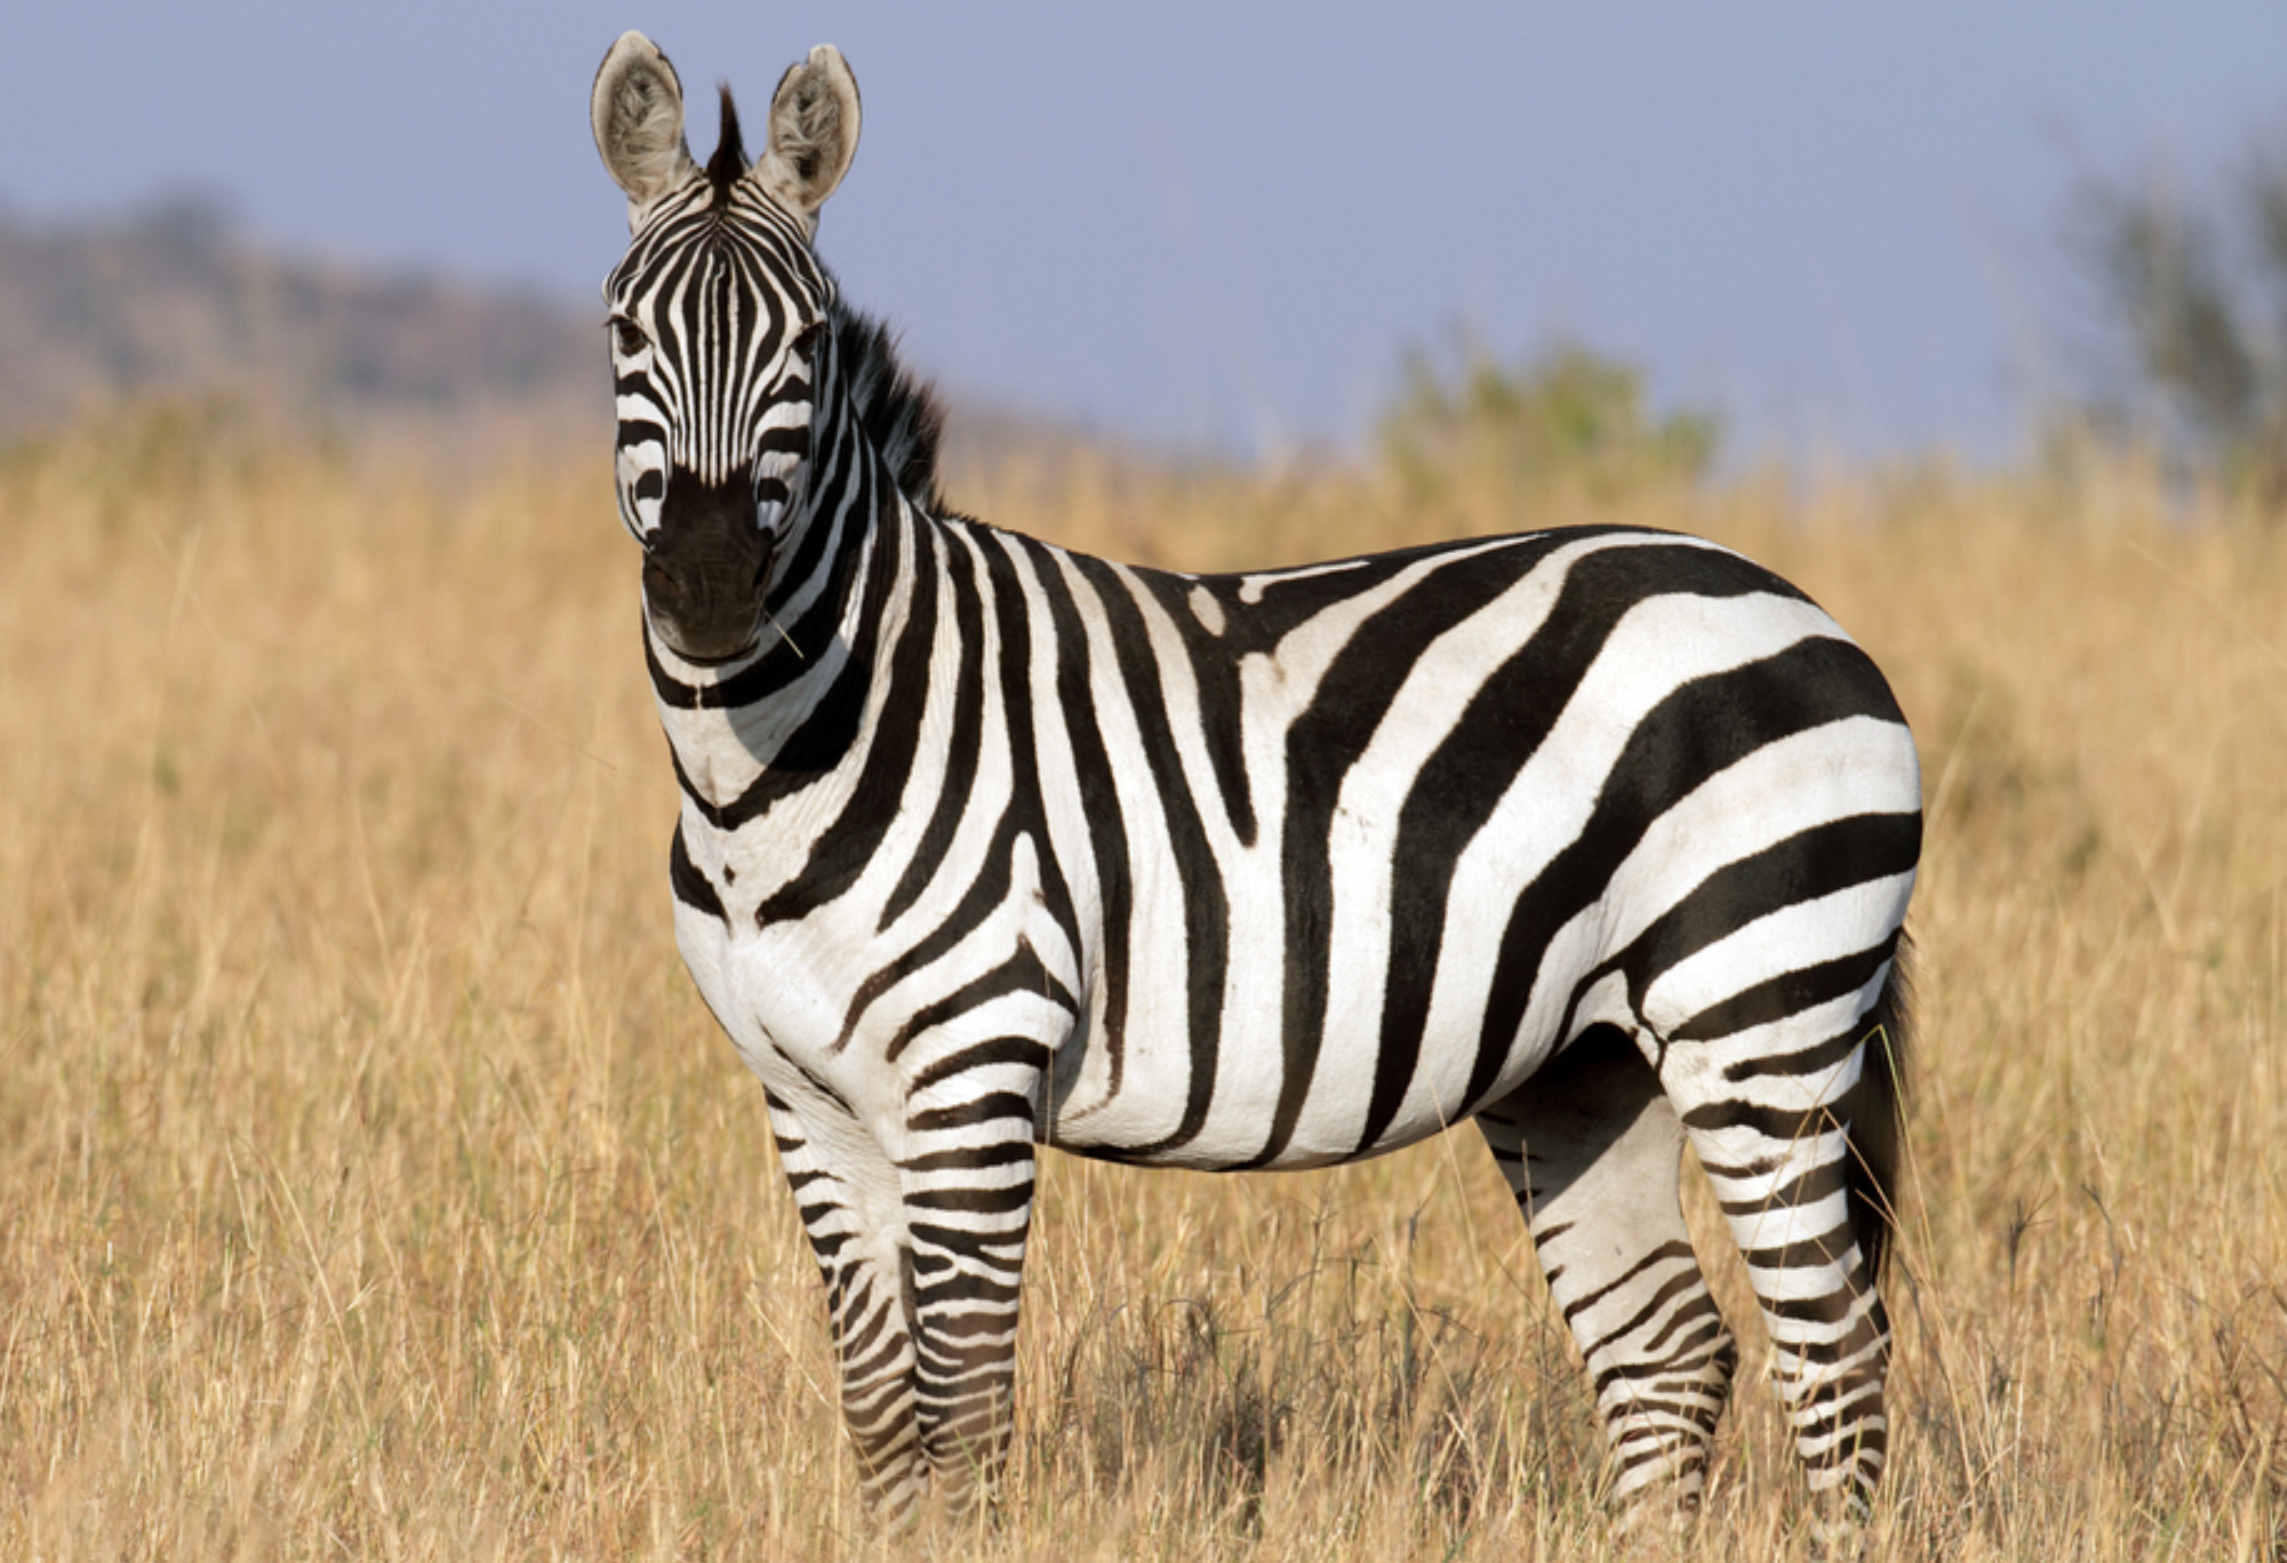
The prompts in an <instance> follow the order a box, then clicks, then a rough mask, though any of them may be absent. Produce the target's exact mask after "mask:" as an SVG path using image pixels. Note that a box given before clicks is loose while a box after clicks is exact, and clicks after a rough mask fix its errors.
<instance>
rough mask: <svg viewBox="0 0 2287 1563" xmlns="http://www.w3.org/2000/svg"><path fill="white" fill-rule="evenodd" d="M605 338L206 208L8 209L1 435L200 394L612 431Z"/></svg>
mask: <svg viewBox="0 0 2287 1563" xmlns="http://www.w3.org/2000/svg"><path fill="white" fill-rule="evenodd" d="M602 335H603V333H602V330H601V328H600V326H599V324H598V322H597V321H596V320H595V319H594V318H592V314H591V313H589V312H583V311H580V310H577V309H574V308H571V307H569V306H567V305H565V304H561V303H558V302H557V301H555V300H553V299H549V298H545V297H542V296H540V295H538V294H535V293H530V292H518V291H515V290H510V289H502V288H486V287H479V286H475V285H471V284H465V283H460V282H455V281H450V280H446V279H443V278H438V277H434V276H426V275H419V274H395V275H392V274H389V273H386V272H381V271H378V270H373V269H361V268H359V267H356V266H352V265H348V264H343V263H336V262H331V261H325V260H318V259H311V258H303V257H290V256H286V255H283V254H279V253H275V252H272V251H269V250H266V249H264V248H262V247H260V246H258V245H257V244H255V243H254V242H252V241H251V240H249V239H247V238H246V237H245V236H244V235H242V234H241V233H240V232H239V231H238V229H237V228H236V226H235V225H234V224H233V223H232V222H231V221H230V219H229V218H228V216H227V215H226V213H225V212H224V211H223V209H222V208H221V207H220V206H219V205H217V204H216V203H213V202H210V201H205V200H200V199H196V198H185V199H180V200H172V201H166V202H162V203H159V204H157V205H154V206H151V207H148V208H145V209H143V210H140V211H136V212H133V213H130V214H128V215H125V216H123V217H119V218H116V219H112V220H102V221H88V222H83V223H77V224H73V225H69V226H55V225H45V226H35V225H32V224H29V223H25V222H22V221H18V220H13V219H10V218H8V217H6V216H5V215H0V440H6V439H13V438H19V437H21V436H23V435H24V434H27V433H32V432H36V431H38V430H41V429H43V428H49V427H53V426H55V425H57V424H59V423H62V422H66V421H68V420H70V419H72V418H74V417H77V416H80V415H82V414H83V413H85V412H86V411H87V410H88V409H90V408H92V407H100V406H102V405H105V404H107V403H111V402H115V401H117V400H119V399H121V398H128V397H149V396H177V395H191V394H205V395H211V394H219V395H222V396H226V397H228V398H231V399H233V400H236V401H241V402H243V403H246V404H248V405H249V406H250V407H252V408H253V409H255V410H258V411H260V412H262V413H264V414H267V415H276V416H278V417H280V418H282V419H283V420H285V421H286V422H288V423H289V424H290V425H293V426H304V425H311V426H316V427H322V428H326V429H330V430H333V431H335V432H344V433H347V432H354V431H355V430H356V429H357V428H358V427H359V426H360V425H361V424H362V423H364V422H366V421H368V420H373V419H379V420H381V421H383V422H385V423H396V422H401V421H412V422H424V421H428V420H432V419H441V420H449V421H451V422H452V423H455V424H466V423H467V421H469V420H472V419H473V420H476V421H477V422H478V423H479V424H480V425H481V424H483V423H486V422H488V421H499V422H500V423H502V424H503V425H504V426H505V425H510V424H513V425H517V426H527V427H529V428H532V429H540V428H544V427H546V426H547V425H548V424H549V422H550V421H551V420H562V421H564V422H565V423H566V424H567V425H568V428H567V432H571V431H572V430H574V429H576V430H577V431H579V432H580V433H582V434H584V435H587V436H590V437H600V435H601V431H602V429H603V428H604V427H605V425H606V423H607V421H608V419H609V416H610V402H609V396H610V392H609V388H608V382H607V380H606V378H605V374H604V368H603V363H604V359H603V352H604V349H603V343H602Z"/></svg>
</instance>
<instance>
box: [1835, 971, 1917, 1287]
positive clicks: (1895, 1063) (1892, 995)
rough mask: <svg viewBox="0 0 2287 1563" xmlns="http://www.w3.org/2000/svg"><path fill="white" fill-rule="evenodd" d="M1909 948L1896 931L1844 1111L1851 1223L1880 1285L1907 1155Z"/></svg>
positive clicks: (1870, 1273) (1910, 1019) (1910, 1005)
mask: <svg viewBox="0 0 2287 1563" xmlns="http://www.w3.org/2000/svg"><path fill="white" fill-rule="evenodd" d="M1913 954H1914V951H1913V943H1912V941H1911V940H1909V939H1908V938H1907V937H1906V931H1905V930H1904V929H1903V928H1901V929H1899V930H1898V945H1897V949H1896V950H1895V952H1893V954H1892V955H1891V958H1890V976H1889V980H1888V981H1886V982H1885V983H1883V985H1882V996H1881V998H1879V999H1877V1000H1876V1001H1875V1003H1874V1013H1873V1015H1872V1017H1871V1019H1870V1020H1869V1021H1868V1022H1867V1028H1868V1029H1867V1035H1866V1061H1865V1066H1864V1068H1863V1070H1862V1071H1861V1073H1860V1074H1859V1077H1858V1087H1857V1090H1856V1092H1855V1093H1854V1095H1855V1097H1856V1100H1855V1101H1853V1102H1852V1104H1851V1111H1850V1182H1849V1196H1850V1224H1851V1229H1852V1236H1854V1237H1855V1238H1857V1240H1858V1251H1859V1253H1860V1254H1862V1255H1863V1256H1864V1257H1865V1260H1866V1273H1867V1276H1868V1278H1869V1279H1871V1280H1873V1281H1875V1282H1876V1283H1879V1282H1880V1281H1881V1279H1882V1271H1883V1266H1884V1264H1885V1263H1886V1262H1887V1261H1888V1259H1889V1257H1890V1244H1891V1240H1892V1239H1893V1238H1894V1237H1895V1236H1896V1228H1897V1224H1898V1217H1899V1210H1898V1201H1899V1198H1900V1197H1901V1195H1902V1194H1903V1193H1904V1190H1903V1188H1902V1187H1901V1180H1902V1177H1903V1173H1904V1167H1903V1162H1904V1158H1905V1149H1906V1099H1907V1086H1908V1073H1907V1065H1908V1062H1909V1060H1910V1058H1911V1057H1912V1042H1913V1029H1914V1015H1913V1010H1914V1004H1913V997H1914V995H1913V987H1914V974H1913Z"/></svg>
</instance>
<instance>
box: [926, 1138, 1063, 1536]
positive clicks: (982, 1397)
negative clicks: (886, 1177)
mask: <svg viewBox="0 0 2287 1563" xmlns="http://www.w3.org/2000/svg"><path fill="white" fill-rule="evenodd" d="M1018 1104H1021V1107H1020V1106H1019V1105H1018ZM908 1130H909V1141H908V1143H909V1150H908V1154H907V1156H906V1158H905V1160H904V1162H903V1163H902V1165H901V1171H902V1173H903V1176H904V1180H905V1204H906V1233H907V1238H908V1242H909V1244H910V1247H909V1249H908V1252H909V1254H910V1256H911V1276H912V1292H911V1306H912V1313H913V1327H914V1335H915V1338H916V1341H917V1347H918V1354H917V1358H916V1365H915V1374H914V1405H915V1412H916V1414H917V1417H918V1419H919V1424H920V1436H921V1448H922V1452H923V1454H924V1455H925V1456H926V1458H927V1460H928V1463H929V1469H930V1471H931V1472H932V1473H933V1475H934V1476H935V1478H936V1481H937V1483H938V1487H939V1490H940V1492H942V1493H943V1495H944V1501H945V1507H946V1510H947V1512H948V1513H950V1514H952V1515H954V1516H956V1517H958V1516H963V1515H967V1514H969V1513H972V1512H974V1511H975V1510H976V1509H977V1508H979V1507H980V1506H982V1507H986V1508H990V1506H991V1505H992V1503H993V1501H994V1499H995V1498H996V1496H997V1489H998V1484H999V1480H1000V1473H1001V1468H1002V1466H1003V1464H1004V1463H1005V1462H1006V1460H1007V1458H1008V1447H1009V1431H1010V1409H1011V1400H1012V1391H1013V1389H1014V1386H1015V1382H1016V1336H1017V1315H1018V1303H1019V1294H1020V1289H1021V1287H1022V1284H1023V1280H1024V1251H1025V1240H1026V1237H1027V1234H1028V1232H1029V1229H1030V1225H1031V1220H1032V1193H1033V1118H1032V1111H1031V1105H1030V1102H1029V1101H1028V1100H1026V1099H1025V1098H1023V1097H1014V1096H1012V1097H1009V1098H1006V1099H1005V1100H1003V1101H1002V1102H1001V1103H1000V1104H999V1105H998V1106H997V1107H996V1105H995V1101H994V1098H993V1097H991V1096H987V1097H984V1098H981V1099H979V1100H976V1101H972V1102H970V1103H967V1104H965V1105H962V1106H956V1107H949V1108H948V1107H923V1108H921V1109H920V1110H919V1111H917V1112H916V1113H915V1114H914V1115H913V1118H912V1121H911V1122H910V1123H909V1125H908Z"/></svg>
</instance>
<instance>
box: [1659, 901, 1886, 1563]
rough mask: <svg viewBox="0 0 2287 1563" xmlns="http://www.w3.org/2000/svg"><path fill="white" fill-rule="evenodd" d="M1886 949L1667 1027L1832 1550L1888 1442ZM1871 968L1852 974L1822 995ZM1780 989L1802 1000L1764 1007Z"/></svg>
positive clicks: (1848, 1527) (1871, 1484) (1686, 1111)
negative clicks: (1785, 1010)
mask: <svg viewBox="0 0 2287 1563" xmlns="http://www.w3.org/2000/svg"><path fill="white" fill-rule="evenodd" d="M1888 955H1889V950H1888V948H1887V947H1886V946H1881V947H1877V948H1876V949H1875V950H1874V951H1873V952H1872V953H1871V955H1870V956H1868V957H1863V958H1859V959H1858V960H1856V961H1855V962H1836V963H1831V964H1830V965H1828V966H1824V967H1817V968H1813V969H1812V970H1811V971H1810V972H1809V973H1808V974H1806V975H1804V976H1802V977H1800V978H1798V979H1793V980H1790V981H1789V982H1788V983H1784V984H1773V985H1765V986H1764V987H1762V988H1759V989H1756V990H1751V991H1750V992H1749V993H1748V994H1746V995H1744V996H1742V997H1741V998H1739V999H1736V1000H1732V1001H1728V1002H1725V1003H1720V1004H1717V1005H1714V1006H1711V1007H1709V1008H1708V1009H1706V1010H1703V1011H1702V1012H1701V1013H1700V1014H1699V1015H1698V1016H1696V1017H1694V1019H1693V1021H1692V1022H1691V1024H1690V1025H1688V1026H1686V1027H1683V1028H1679V1029H1678V1032H1677V1034H1676V1035H1674V1036H1672V1037H1671V1038H1670V1040H1669V1042H1668V1046H1667V1052H1666V1059H1665V1063H1664V1065H1663V1068H1662V1071H1661V1073H1662V1078H1663V1079H1664V1080H1665V1081H1666V1082H1667V1084H1668V1089H1669V1094H1670V1097H1671V1099H1672V1100H1674V1101H1675V1103H1676V1107H1677V1111H1678V1113H1679V1115H1680V1117H1681V1119H1682V1122H1683V1124H1684V1126H1685V1129H1686V1130H1687V1132H1688V1133H1689V1134H1690V1136H1691V1143H1692V1147H1693V1149H1694V1150H1696V1151H1697V1152H1698V1154H1699V1160H1700V1165H1701V1166H1702V1167H1703V1168H1704V1169H1705V1170H1706V1172H1707V1176H1708V1181H1709V1182H1710V1184H1711V1185H1712V1186H1713V1188H1714V1191H1715V1196H1716V1199H1717V1200H1718V1202H1719V1203H1720V1204H1721V1205H1722V1207H1723V1213H1724V1217H1725V1219H1726V1221H1727V1222H1728V1224H1729V1226H1730V1228H1731V1235H1732V1238H1733V1240H1734V1241H1735V1242H1736V1243H1737V1244H1738V1245H1739V1250H1740V1253H1741V1255H1742V1256H1743V1257H1744V1258H1745V1260H1746V1263H1747V1278H1748V1281H1749V1284H1751V1285H1752V1286H1753V1287H1754V1289H1755V1295H1756V1298H1757V1300H1758V1301H1759V1302H1760V1303H1761V1305H1762V1312H1763V1319H1764V1322H1765V1324H1766V1325H1767V1326H1768V1328H1769V1332H1770V1337H1771V1355H1772V1368H1773V1374H1774V1377H1775V1378H1776V1379H1777V1381H1778V1388H1779V1393H1780V1396H1781V1398H1782V1399H1783V1401H1784V1402H1785V1405H1786V1410H1787V1418H1788V1421H1789V1423H1790V1424H1791V1425H1792V1426H1793V1429H1794V1438H1795V1453H1796V1457H1797V1459H1798V1460H1799V1461H1800V1463H1801V1465H1802V1467H1803V1472H1804V1475H1805V1477H1806V1479H1807V1481H1808V1483H1809V1486H1810V1490H1811V1495H1812V1498H1813V1501H1814V1505H1815V1511H1814V1515H1815V1517H1814V1524H1815V1527H1816V1533H1817V1538H1818V1540H1819V1541H1820V1543H1821V1547H1822V1550H1823V1551H1824V1552H1826V1553H1827V1554H1828V1555H1830V1556H1851V1555H1854V1554H1855V1553H1856V1551H1857V1546H1858V1542H1857V1538H1858V1536H1859V1535H1860V1533H1861V1530H1862V1527H1863V1526H1864V1525H1865V1523H1866V1521H1867V1520H1868V1519H1869V1518H1870V1517H1871V1514H1872V1509H1873V1498H1874V1491H1875V1487H1876V1485H1877V1484H1878V1483H1879V1482H1880V1480H1881V1478H1882V1468H1883V1465H1884V1462H1885V1459H1886V1456H1887V1452H1888V1446H1889V1421H1888V1417H1887V1414H1886V1412H1885V1409H1884V1387H1885V1381H1886V1379H1887V1377H1888V1373H1889V1364H1890V1326H1889V1318H1888V1315H1887V1313H1886V1312H1885V1311H1884V1308H1883V1304H1882V1296H1881V1292H1880V1290H1879V1289H1878V1285H1877V1282H1878V1278H1879V1274H1880V1269H1881V1260H1882V1255H1883V1252H1884V1248H1885V1245H1886V1243H1887V1240H1888V1237H1889V1221H1890V1203H1891V1200H1892V1199H1893V1197H1894V1189H1895V1183H1896V1176H1897V1166H1896V1162H1897V1155H1898V1123H1897V1108H1898V1092H1899V1089H1900V1084H1899V1080H1900V1076H1899V1069H1900V1056H1901V1054H1902V1051H1903V1049H1904V1047H1905V1041H1906V1038H1905V1027H1906V1007H1905V996H1904V991H1903V987H1902V980H1903V979H1902V977H1901V975H1900V973H1899V971H1898V969H1897V968H1896V967H1895V966H1894V965H1893V964H1892V962H1891V960H1889V959H1888V958H1887V957H1888ZM1870 964H1872V965H1874V970H1873V972H1872V974H1871V975H1870V976H1866V977H1865V981H1864V982H1863V984H1862V985H1861V986H1859V987H1857V988H1856V989H1851V988H1847V987H1846V988H1844V989H1843V991H1842V992H1841V993H1840V995H1839V996H1830V995H1829V992H1828V991H1827V990H1831V989H1832V988H1834V987H1835V986H1837V985H1838V983H1840V982H1844V981H1848V980H1849V979H1851V978H1853V977H1858V976H1861V975H1863V968H1864V967H1866V966H1867V965H1870ZM1838 972H1839V974H1840V975H1839V977H1838V976H1837V975H1836V974H1837V973H1838ZM1805 999H1810V1000H1812V1002H1807V1003H1806V1002H1803V1001H1804V1000H1805ZM1781 1001H1786V1002H1793V1003H1796V1004H1799V1005H1800V1006H1801V1007H1800V1008H1798V1009H1796V1010H1795V1011H1794V1013H1792V1014H1782V1015H1780V1016H1778V1017H1777V1018H1775V1019H1774V1018H1772V1015H1771V1011H1772V1010H1774V1009H1776V1008H1778V1006H1779V1003H1780V1002H1781Z"/></svg>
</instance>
